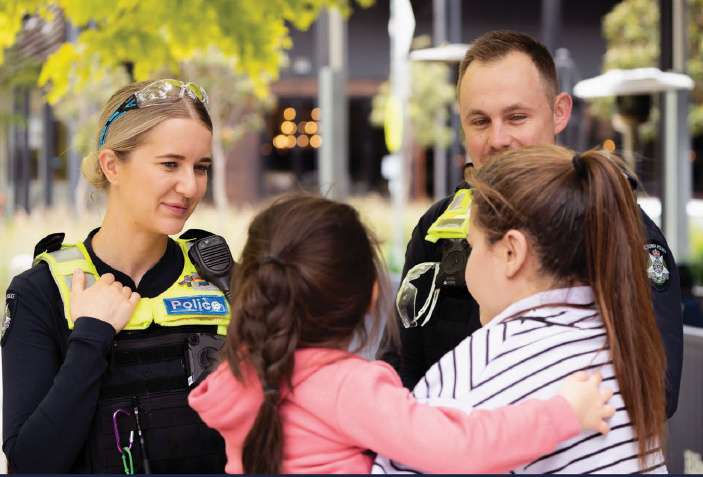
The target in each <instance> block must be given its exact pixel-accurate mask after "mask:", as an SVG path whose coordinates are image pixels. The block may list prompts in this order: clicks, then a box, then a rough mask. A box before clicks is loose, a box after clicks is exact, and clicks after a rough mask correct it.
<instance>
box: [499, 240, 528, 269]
mask: <svg viewBox="0 0 703 477" xmlns="http://www.w3.org/2000/svg"><path fill="white" fill-rule="evenodd" d="M502 242H503V247H504V250H503V253H504V257H503V258H504V260H505V276H506V278H513V277H514V276H515V275H517V273H518V272H519V271H520V270H521V269H522V267H523V266H524V265H525V262H526V261H527V254H528V248H529V244H528V242H527V237H526V236H525V234H524V233H522V232H521V231H519V230H514V229H511V230H508V232H507V233H506V234H505V235H504V236H503V239H502Z"/></svg>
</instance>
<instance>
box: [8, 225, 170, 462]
mask: <svg viewBox="0 0 703 477" xmlns="http://www.w3.org/2000/svg"><path fill="white" fill-rule="evenodd" d="M97 230H98V229H96V230H93V231H92V232H91V233H90V234H89V235H88V238H86V240H85V242H84V243H85V245H86V248H87V250H88V253H89V255H90V257H91V259H92V260H93V264H94V265H95V268H96V270H97V272H98V274H100V275H103V274H105V273H112V274H114V275H115V278H116V279H117V281H119V282H121V283H122V284H123V285H126V286H129V287H130V288H132V290H135V291H137V292H138V293H139V294H140V295H141V296H142V297H146V298H153V297H155V296H158V295H160V294H161V293H163V292H164V291H165V290H167V289H168V288H169V287H170V286H171V285H172V284H173V283H174V282H175V281H176V280H177V279H178V277H179V275H180V273H181V271H182V269H183V263H184V260H183V254H182V253H181V250H180V247H179V246H178V244H177V243H176V242H175V241H173V240H171V239H169V241H168V245H167V247H166V252H165V253H164V255H163V257H162V258H161V259H160V260H159V262H158V263H157V264H156V265H154V267H153V268H151V269H150V270H149V271H148V272H147V273H146V274H145V275H144V277H143V278H142V280H141V282H140V284H139V287H135V285H134V281H133V280H132V279H131V278H130V277H128V276H127V275H125V274H124V273H122V272H120V271H119V270H115V269H114V268H112V267H110V266H109V265H107V264H106V263H104V262H103V261H102V260H100V259H99V258H98V257H97V256H96V255H95V253H94V252H93V248H92V245H91V239H92V237H93V235H95V233H96V232H97ZM8 317H9V318H8ZM114 336H115V331H114V329H113V328H112V326H111V325H110V324H108V323H105V322H103V321H99V320H97V319H95V318H90V317H83V318H79V319H77V320H76V322H75V326H74V329H73V331H70V330H69V329H68V324H67V322H66V318H65V316H64V311H63V302H62V300H61V295H60V294H59V290H58V287H57V286H56V283H55V282H54V280H53V278H52V277H51V273H50V272H49V267H48V265H47V264H46V263H44V262H42V263H39V264H37V265H35V266H34V267H32V268H31V269H30V270H27V271H26V272H24V273H22V274H20V275H18V276H16V277H15V278H14V279H13V280H12V283H10V287H9V288H8V290H7V302H6V318H5V323H4V324H3V335H2V339H1V343H2V377H3V451H4V452H5V454H6V455H7V458H8V461H9V464H10V470H12V471H15V472H32V473H66V472H80V471H84V472H85V471H87V470H88V469H84V468H82V467H81V464H80V462H81V461H82V459H81V452H82V451H83V448H84V445H85V441H86V439H87V437H88V432H89V430H90V425H91V421H92V419H93V415H94V413H95V410H96V406H97V402H98V395H99V391H100V382H101V378H102V376H103V374H104V372H105V370H106V369H107V366H108V357H109V352H110V349H111V344H112V341H113V338H114Z"/></svg>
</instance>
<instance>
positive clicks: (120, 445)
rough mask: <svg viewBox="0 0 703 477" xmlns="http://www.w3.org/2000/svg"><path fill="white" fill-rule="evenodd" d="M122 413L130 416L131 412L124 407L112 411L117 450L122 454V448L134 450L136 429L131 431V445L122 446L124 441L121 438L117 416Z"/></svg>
mask: <svg viewBox="0 0 703 477" xmlns="http://www.w3.org/2000/svg"><path fill="white" fill-rule="evenodd" d="M120 414H124V415H125V416H130V415H131V414H130V413H129V411H126V410H124V409H122V408H120V409H117V410H116V411H115V412H113V413H112V432H113V433H114V435H115V445H116V446H117V451H118V452H119V453H120V454H122V453H123V450H122V449H127V450H132V443H133V442H134V430H131V431H129V445H128V446H122V442H121V440H120V430H119V428H118V427H117V417H118V416H119V415H120Z"/></svg>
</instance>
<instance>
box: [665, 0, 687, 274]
mask: <svg viewBox="0 0 703 477" xmlns="http://www.w3.org/2000/svg"><path fill="white" fill-rule="evenodd" d="M659 7H660V18H661V20H660V25H661V35H660V38H661V49H660V51H661V57H660V67H661V69H662V71H675V72H677V73H685V71H686V25H687V22H686V4H685V0H660V2H659ZM662 96H663V97H662V98H661V102H660V104H662V105H663V107H662V121H661V124H660V128H661V129H660V132H661V136H660V137H661V138H662V143H663V144H662V145H663V147H662V149H663V156H662V157H663V161H664V167H663V169H664V194H663V195H664V197H663V201H662V202H663V204H662V205H663V207H662V211H663V213H662V223H663V229H664V236H665V237H666V240H667V242H668V243H669V247H670V248H671V251H672V253H673V254H674V257H675V258H676V259H677V260H678V261H679V262H685V261H686V260H687V259H689V258H690V246H689V239H688V214H687V213H686V208H687V205H688V202H689V200H690V198H691V189H692V184H691V177H692V174H691V162H690V161H689V159H688V157H689V151H690V148H691V137H690V134H689V131H688V91H686V90H678V91H668V92H666V93H663V94H662Z"/></svg>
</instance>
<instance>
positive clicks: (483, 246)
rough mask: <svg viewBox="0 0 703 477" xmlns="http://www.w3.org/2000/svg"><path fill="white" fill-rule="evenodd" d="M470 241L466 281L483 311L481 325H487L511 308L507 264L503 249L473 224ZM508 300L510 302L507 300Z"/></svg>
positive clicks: (470, 229) (470, 225)
mask: <svg viewBox="0 0 703 477" xmlns="http://www.w3.org/2000/svg"><path fill="white" fill-rule="evenodd" d="M466 239H467V241H468V242H469V246H470V247H471V253H470V254H469V259H468V261H467V262H466V271H465V274H464V278H465V279H466V286H467V288H468V289H469V293H471V296H473V297H474V299H475V300H476V302H477V303H478V306H479V308H480V310H481V312H480V319H481V324H482V325H485V324H486V323H488V322H489V321H490V320H491V319H492V318H493V317H495V316H496V315H497V314H498V313H500V312H501V311H503V310H504V309H505V308H506V307H507V306H508V305H509V304H510V301H509V298H508V297H507V296H506V293H507V291H508V290H507V289H506V286H507V285H508V283H507V281H506V277H505V273H504V268H505V263H504V260H503V257H502V255H503V253H502V252H503V251H502V249H501V247H500V246H496V245H491V244H489V243H488V239H487V238H486V235H485V233H484V231H483V230H482V229H481V228H480V227H479V226H478V225H476V224H475V223H474V222H473V221H471V223H470V224H469V233H468V236H467V238H466ZM506 298H507V299H506Z"/></svg>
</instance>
